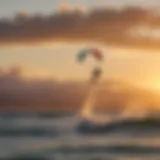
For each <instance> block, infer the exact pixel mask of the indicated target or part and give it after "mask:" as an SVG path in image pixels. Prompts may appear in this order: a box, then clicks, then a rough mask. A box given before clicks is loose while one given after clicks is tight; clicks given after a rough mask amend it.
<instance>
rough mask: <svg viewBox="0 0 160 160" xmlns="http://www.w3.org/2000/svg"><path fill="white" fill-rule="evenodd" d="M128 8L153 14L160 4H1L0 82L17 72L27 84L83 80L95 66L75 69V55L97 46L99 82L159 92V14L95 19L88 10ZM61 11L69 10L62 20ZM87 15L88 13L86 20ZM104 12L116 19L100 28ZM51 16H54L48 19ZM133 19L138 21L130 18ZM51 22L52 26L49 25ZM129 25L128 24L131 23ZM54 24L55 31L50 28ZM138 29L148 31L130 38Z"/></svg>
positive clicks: (129, 0) (144, 0)
mask: <svg viewBox="0 0 160 160" xmlns="http://www.w3.org/2000/svg"><path fill="white" fill-rule="evenodd" d="M130 5H134V6H135V5H136V6H142V7H147V8H150V9H153V8H154V7H155V8H156V9H157V7H158V6H160V2H159V0H152V1H151V0H134V1H133V0H107V1H106V0H68V1H60V0H27V1H26V0H13V1H10V0H1V1H0V76H1V77H3V76H4V75H7V74H8V73H10V72H12V71H14V69H15V68H16V69H17V70H18V71H19V74H20V76H22V77H23V78H25V79H36V80H37V79H40V80H41V79H46V80H47V79H53V80H57V81H59V82H67V81H68V82H69V81H84V80H85V81H87V80H88V79H89V76H90V72H91V70H92V68H93V62H92V61H90V60H89V61H88V62H86V63H85V64H84V65H79V64H78V63H77V62H76V55H77V53H78V52H79V51H80V50H82V49H84V48H86V47H95V48H99V49H100V50H101V51H102V53H103V54H104V57H105V61H104V63H103V77H102V80H107V79H108V80H111V79H116V80H120V81H123V82H127V83H131V84H134V85H136V86H138V87H142V88H147V89H148V88H149V89H154V90H158V91H160V54H159V52H160V48H159V44H160V24H159V23H157V21H156V20H157V19H158V18H160V15H158V10H157V15H156V17H155V16H154V15H152V11H148V13H145V12H143V11H142V13H141V10H132V9H128V10H127V11H124V12H123V11H122V13H119V12H117V11H116V10H113V11H104V12H103V11H102V13H101V11H98V12H97V13H96V14H95V15H94V12H93V14H92V11H91V10H90V9H97V8H99V7H104V6H106V7H109V6H112V7H113V6H114V7H120V6H130ZM64 6H65V7H66V8H67V9H66V8H65V9H66V10H65V14H66V15H63V14H64V13H63V14H62V13H61V12H62V10H61V9H64V8H63V7H64ZM76 7H77V8H78V9H79V10H78V11H79V12H80V13H79V12H78V14H77V13H74V12H73V11H71V10H74V9H75V8H76ZM106 10H107V9H106ZM84 11H85V13H84ZM86 11H88V12H89V13H91V14H89V15H87V14H88V13H86ZM57 12H58V14H59V15H57ZM125 12H128V13H130V15H129V16H131V17H133V20H132V19H130V17H127V16H128V14H127V13H125ZM17 13H18V14H17ZM68 13H69V14H68ZM106 13H108V14H109V15H110V16H111V17H113V19H114V20H113V21H112V19H110V17H109V16H108V19H109V22H106V23H104V19H105V18H106V15H108V14H106ZM51 14H52V15H53V17H49V18H47V16H50V15H51ZM135 14H137V17H136V18H137V19H138V20H137V19H134V18H135ZM16 15H20V17H18V18H19V19H16V18H14V17H15V16H16ZM37 15H38V17H36V16H37ZM44 15H45V16H44ZM97 15H102V16H98V17H97ZM144 17H145V19H144ZM146 17H147V18H146ZM4 18H5V19H4ZM68 19H69V21H70V22H71V26H70V25H69V24H70V22H68ZM52 20H53V22H55V21H56V22H55V23H53V22H52ZM121 20H122V22H121ZM142 20H143V23H142ZM87 21H88V22H87ZM128 21H131V24H129V23H128ZM72 22H73V24H72ZM56 23H57V25H56ZM91 24H92V26H90V25H91ZM102 24H103V25H102ZM52 25H53V28H54V30H52V27H50V26H52ZM105 25H106V27H105ZM103 26H104V27H103ZM110 26H111V27H110ZM119 26H120V27H119ZM141 26H144V27H146V26H147V27H150V28H149V29H148V30H147V31H146V32H145V33H143V34H142V35H138V37H131V35H130V34H129V33H130V30H132V29H133V28H134V27H141ZM107 27H108V28H107ZM115 31H116V32H115ZM136 32H137V30H134V33H136ZM122 33H123V35H122ZM138 33H139V32H138ZM135 35H136V34H135ZM141 36H142V37H141ZM134 38H135V39H134ZM21 42H22V43H21Z"/></svg>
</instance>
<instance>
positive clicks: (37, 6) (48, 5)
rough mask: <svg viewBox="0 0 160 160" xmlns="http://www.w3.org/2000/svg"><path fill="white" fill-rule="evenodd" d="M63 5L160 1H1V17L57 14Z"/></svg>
mask: <svg viewBox="0 0 160 160" xmlns="http://www.w3.org/2000/svg"><path fill="white" fill-rule="evenodd" d="M63 3H67V4H70V5H82V6H85V7H86V8H92V7H101V6H104V5H106V6H107V5H112V6H124V5H141V6H154V7H155V6H156V7H158V6H159V5H160V2H159V0H27V1H26V0H13V1H10V0H1V1H0V17H7V16H13V14H15V13H16V12H19V11H27V12H29V13H50V12H55V10H57V8H58V7H59V6H60V5H61V4H63Z"/></svg>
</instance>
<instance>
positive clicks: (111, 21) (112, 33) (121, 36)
mask: <svg viewBox="0 0 160 160" xmlns="http://www.w3.org/2000/svg"><path fill="white" fill-rule="evenodd" d="M138 25H147V26H150V27H152V28H154V27H156V28H157V27H160V16H159V15H155V14H153V12H151V11H149V10H145V9H142V8H136V7H127V8H124V9H122V10H116V9H114V8H106V9H95V10H92V11H90V12H89V13H82V12H81V11H78V10H77V11H72V12H65V13H60V12H59V13H58V12H57V13H54V14H52V15H50V16H42V15H28V14H27V15H26V14H20V13H18V14H17V16H16V17H15V18H14V19H12V20H11V19H10V20H9V19H1V20H0V44H1V45H3V44H12V43H38V42H44V41H51V40H52V41H67V42H68V41H96V42H105V43H106V44H109V45H110V44H111V45H121V46H134V47H141V48H144V47H150V48H158V49H159V48H160V38H159V39H158V40H154V39H152V38H150V37H149V38H144V37H139V38H133V37H130V36H129V35H127V32H128V31H129V30H130V29H131V28H132V27H135V26H138Z"/></svg>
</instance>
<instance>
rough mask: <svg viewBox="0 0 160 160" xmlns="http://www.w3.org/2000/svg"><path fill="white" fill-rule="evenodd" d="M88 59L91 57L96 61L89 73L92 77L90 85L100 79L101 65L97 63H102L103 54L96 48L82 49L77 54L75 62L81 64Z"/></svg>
mask: <svg viewBox="0 0 160 160" xmlns="http://www.w3.org/2000/svg"><path fill="white" fill-rule="evenodd" d="M88 57H93V58H94V59H95V60H96V61H95V67H94V68H93V71H92V73H91V75H92V76H91V83H92V84H95V83H97V82H98V80H99V79H100V77H101V74H102V68H101V63H98V62H102V61H103V54H102V52H101V51H100V50H99V49H97V48H90V49H83V50H81V51H80V52H79V53H78V55H77V60H78V62H80V63H82V62H84V61H85V60H86V59H87V58H88ZM97 63H98V64H97Z"/></svg>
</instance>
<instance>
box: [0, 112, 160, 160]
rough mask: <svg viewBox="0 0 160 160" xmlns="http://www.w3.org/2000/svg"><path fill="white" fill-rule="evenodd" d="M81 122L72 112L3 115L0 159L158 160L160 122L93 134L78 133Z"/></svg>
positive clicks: (111, 128)
mask: <svg viewBox="0 0 160 160" xmlns="http://www.w3.org/2000/svg"><path fill="white" fill-rule="evenodd" d="M82 121H83V120H82V119H80V118H79V117H78V116H76V114H75V113H66V114H64V113H63V114H59V113H58V114H55V113H53V114H48V115H43V114H36V113H30V114H21V113H19V114H16V115H15V114H12V113H9V114H8V113H3V114H1V115H0V160H1V159H3V160H5V159H7V160H8V159H11V160H13V159H14V160H21V159H24V160H32V159H37V160H41V159H43V160H160V123H159V122H157V123H156V124H155V123H153V124H152V123H150V124H149V125H144V124H143V125H138V124H137V125H136V123H137V122H136V123H134V125H132V124H130V125H129V124H128V127H127V124H126V125H122V124H117V126H118V127H116V129H115V126H116V125H115V124H113V125H114V127H111V126H113V125H112V124H110V130H109V131H108V130H107V129H106V130H105V131H104V130H103V131H102V132H93V134H92V130H91V131H90V132H85V131H84V132H81V131H80V130H79V128H78V127H79V126H81V125H80V124H81V123H82ZM157 121H158V120H157ZM107 126H108V124H106V127H107ZM88 130H89V129H88Z"/></svg>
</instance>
